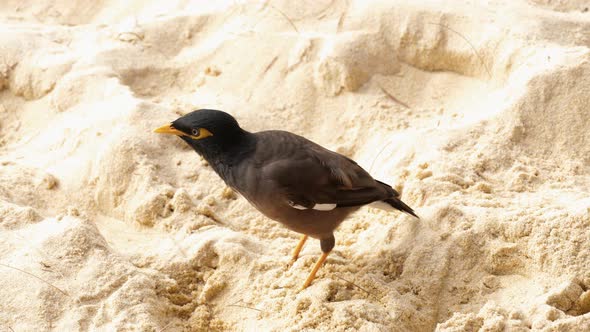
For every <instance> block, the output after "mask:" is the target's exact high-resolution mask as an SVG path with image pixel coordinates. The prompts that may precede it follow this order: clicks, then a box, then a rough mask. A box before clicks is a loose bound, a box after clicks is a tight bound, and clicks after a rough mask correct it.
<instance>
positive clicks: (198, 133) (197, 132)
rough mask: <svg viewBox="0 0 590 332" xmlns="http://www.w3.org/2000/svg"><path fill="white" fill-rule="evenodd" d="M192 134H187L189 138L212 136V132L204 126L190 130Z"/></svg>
mask: <svg viewBox="0 0 590 332" xmlns="http://www.w3.org/2000/svg"><path fill="white" fill-rule="evenodd" d="M191 133H192V135H188V136H189V137H190V138H192V139H203V138H206V137H209V136H213V134H212V133H211V132H210V131H209V130H207V129H205V128H198V129H193V130H192V131H191Z"/></svg>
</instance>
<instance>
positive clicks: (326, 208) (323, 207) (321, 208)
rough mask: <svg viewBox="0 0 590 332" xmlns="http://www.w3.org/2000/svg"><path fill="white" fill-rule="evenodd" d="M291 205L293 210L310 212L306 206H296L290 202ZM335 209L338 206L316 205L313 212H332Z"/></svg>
mask: <svg viewBox="0 0 590 332" xmlns="http://www.w3.org/2000/svg"><path fill="white" fill-rule="evenodd" d="M289 205H290V206H291V207H292V208H294V209H297V210H309V209H308V208H306V207H305V206H302V205H299V204H295V202H291V201H289ZM335 208H336V204H316V205H314V206H313V207H312V209H313V210H318V211H331V210H334V209H335Z"/></svg>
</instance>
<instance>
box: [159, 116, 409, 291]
mask: <svg viewBox="0 0 590 332" xmlns="http://www.w3.org/2000/svg"><path fill="white" fill-rule="evenodd" d="M154 132H156V133H159V134H171V135H176V136H178V137H180V138H181V139H182V140H183V141H185V142H186V143H187V144H188V145H189V146H190V147H192V148H193V149H194V150H195V151H196V152H197V153H198V154H199V155H201V156H202V157H203V158H204V159H205V160H206V161H207V162H208V164H209V165H210V166H211V167H212V169H213V170H214V171H215V172H216V173H217V174H218V175H219V177H221V179H222V180H223V181H224V182H225V183H226V185H227V186H229V187H230V188H232V189H233V190H235V191H236V192H238V193H240V194H241V195H242V196H243V197H244V198H246V200H248V202H250V204H252V205H253V206H254V207H255V208H256V209H257V210H258V211H260V212H261V213H262V214H264V215H265V216H266V217H268V218H270V219H273V220H275V221H278V222H279V223H281V224H283V225H284V226H286V227H287V228H288V229H290V230H292V231H295V232H297V233H300V234H301V237H300V240H299V242H298V244H297V246H296V247H295V250H293V253H292V255H291V261H290V265H292V264H293V263H294V262H295V261H296V260H297V258H298V257H299V253H300V252H301V250H302V248H303V246H304V244H305V242H306V241H307V239H308V238H309V237H311V238H315V239H318V240H319V241H320V247H321V250H322V255H321V256H320V257H319V259H318V260H317V261H316V263H315V265H314V267H313V268H312V270H311V272H310V273H309V275H308V277H307V279H306V280H305V282H304V284H303V287H302V289H305V288H307V287H308V286H310V285H311V283H312V281H313V280H314V279H315V276H316V273H317V272H318V270H319V269H320V267H321V266H322V265H323V264H324V262H325V260H326V258H327V257H328V255H329V254H330V252H331V251H332V249H333V248H334V246H335V243H336V240H335V238H334V230H335V229H336V228H337V227H338V226H339V225H340V224H341V223H342V222H343V221H344V220H345V219H346V217H347V216H348V215H350V214H351V213H352V212H354V211H356V210H358V209H359V208H361V207H362V206H364V205H367V204H374V205H376V207H379V208H385V209H388V210H399V211H401V212H405V213H407V214H409V215H411V216H413V217H415V218H418V219H419V217H418V215H417V214H416V213H415V212H414V210H413V209H412V208H410V207H409V206H408V205H407V204H405V203H404V202H403V201H402V200H401V199H400V194H399V193H398V192H397V191H396V190H395V189H393V188H392V187H391V186H390V185H388V184H386V183H384V182H381V181H378V180H375V179H374V178H373V177H372V176H371V175H370V174H369V173H368V172H367V171H365V170H364V169H363V168H362V167H361V166H359V165H358V164H357V163H356V162H355V161H354V160H352V159H350V158H348V157H346V156H343V155H341V154H339V153H336V152H333V151H331V150H328V149H326V148H324V147H322V146H320V145H318V144H316V143H314V142H312V141H310V140H308V139H306V138H304V137H302V136H299V135H296V134H294V133H291V132H288V131H282V130H266V131H259V132H255V133H253V132H249V131H247V130H245V129H242V128H241V127H240V125H239V124H238V122H237V120H236V119H235V118H234V117H233V116H232V115H230V114H228V113H226V112H223V111H219V110H214V109H200V110H195V111H192V112H190V113H187V114H186V115H184V116H181V117H180V118H178V119H176V120H174V121H172V122H170V123H168V124H166V125H163V126H161V127H158V128H157V129H155V130H154Z"/></svg>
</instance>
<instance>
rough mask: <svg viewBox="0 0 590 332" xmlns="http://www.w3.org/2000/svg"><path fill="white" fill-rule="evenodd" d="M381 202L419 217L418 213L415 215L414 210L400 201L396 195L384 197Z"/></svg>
mask: <svg viewBox="0 0 590 332" xmlns="http://www.w3.org/2000/svg"><path fill="white" fill-rule="evenodd" d="M383 202H385V203H387V204H389V205H391V206H392V207H394V208H396V209H398V210H400V211H402V212H405V213H407V214H409V215H411V216H414V217H416V218H418V219H420V217H418V215H416V213H415V212H414V210H413V209H412V208H411V207H409V206H408V205H407V204H406V203H404V202H402V200H401V199H399V198H397V197H394V198H388V199H384V200H383Z"/></svg>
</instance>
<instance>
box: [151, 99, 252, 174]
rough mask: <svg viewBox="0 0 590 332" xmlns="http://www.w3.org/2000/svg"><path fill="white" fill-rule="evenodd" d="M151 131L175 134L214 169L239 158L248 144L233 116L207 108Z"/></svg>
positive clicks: (247, 147)
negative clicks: (217, 165)
mask: <svg viewBox="0 0 590 332" xmlns="http://www.w3.org/2000/svg"><path fill="white" fill-rule="evenodd" d="M155 132H156V133H160V134H173V135H178V136H179V137H180V138H182V139H183V140H184V141H185V142H187V143H188V144H189V145H190V146H191V147H192V148H193V149H195V151H197V152H198V153H199V154H200V155H202V156H203V157H204V158H205V159H207V161H208V162H209V163H210V164H212V166H214V167H215V164H219V163H221V164H231V163H233V162H235V161H236V160H239V158H243V155H244V153H246V152H248V150H249V149H250V148H251V144H252V142H251V139H250V138H251V134H250V133H248V132H247V131H245V130H243V129H242V128H240V125H239V124H238V122H237V121H236V119H234V117H233V116H231V115H229V114H227V113H225V112H222V111H217V110H211V109H201V110H197V111H193V112H190V113H188V114H186V115H184V116H182V117H180V118H178V119H176V120H174V121H172V123H170V124H167V125H164V126H162V127H160V128H158V129H156V130H155Z"/></svg>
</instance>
